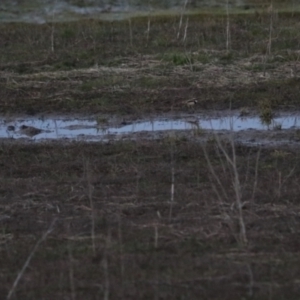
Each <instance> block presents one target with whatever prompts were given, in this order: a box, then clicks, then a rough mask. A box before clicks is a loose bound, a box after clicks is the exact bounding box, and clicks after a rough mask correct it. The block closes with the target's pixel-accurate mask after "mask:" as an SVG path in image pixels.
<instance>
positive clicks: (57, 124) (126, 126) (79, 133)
mask: <svg viewBox="0 0 300 300" xmlns="http://www.w3.org/2000/svg"><path fill="white" fill-rule="evenodd" d="M110 123H111V121H110V120H107V124H101V123H99V122H97V119H96V118H95V119H83V118H77V119H76V118H75V119H74V118H73V119H71V118H70V117H69V118H68V117H65V118H64V117H56V118H50V117H49V118H22V119H21V118H19V119H18V118H15V119H12V118H10V120H5V118H3V119H2V120H1V119H0V138H14V139H19V138H26V137H27V138H28V137H29V138H31V139H34V140H42V139H83V140H105V139H108V138H110V137H111V136H114V135H115V136H122V135H124V136H126V135H128V134H134V133H139V132H148V133H151V132H161V131H170V130H191V129H200V130H215V131H224V130H232V131H234V132H238V131H243V130H249V129H253V130H261V131H262V130H273V129H291V128H300V116H288V115H286V116H280V117H277V118H274V119H273V121H272V123H271V124H270V125H269V126H267V125H265V124H262V122H261V120H260V118H259V117H247V118H241V117H239V116H226V117H211V118H209V117H207V116H206V117H205V116H198V115H189V116H182V117H180V118H179V117H178V118H176V119H175V118H174V119H172V118H156V119H153V120H150V119H148V120H146V121H145V120H140V121H135V122H131V123H128V122H127V123H126V122H121V121H120V122H119V123H118V122H114V125H111V124H110Z"/></svg>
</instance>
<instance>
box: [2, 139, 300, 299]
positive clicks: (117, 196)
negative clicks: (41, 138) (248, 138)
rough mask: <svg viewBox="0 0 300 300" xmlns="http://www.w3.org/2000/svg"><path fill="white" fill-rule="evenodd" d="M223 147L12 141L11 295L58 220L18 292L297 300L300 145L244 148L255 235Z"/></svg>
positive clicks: (5, 177) (5, 184) (5, 282)
mask: <svg viewBox="0 0 300 300" xmlns="http://www.w3.org/2000/svg"><path fill="white" fill-rule="evenodd" d="M220 145H222V146H220ZM220 145H219V146H218V143H217V141H213V140H212V141H210V142H209V143H206V144H205V145H203V146H204V147H205V149H206V153H207V155H208V157H207V158H205V152H204V148H203V146H201V145H200V144H199V143H194V142H191V141H186V140H184V139H172V138H167V139H161V140H158V141H155V140H153V141H146V140H141V141H131V142H129V141H127V142H116V143H113V144H110V143H107V144H99V143H95V144H81V143H74V142H73V143H70V144H65V145H61V144H51V145H49V144H48V145H42V144H39V145H36V144H35V145H31V146H30V145H18V144H4V145H2V146H1V152H0V162H1V168H0V178H1V191H0V201H1V206H0V226H1V228H2V233H1V245H0V251H1V256H0V264H1V271H0V276H1V278H2V280H1V281H0V290H1V291H2V295H7V294H8V292H9V290H10V289H11V288H12V284H13V281H14V280H15V278H16V276H17V274H18V272H19V271H20V270H21V268H22V266H23V265H24V263H25V261H26V259H27V258H28V256H29V255H30V253H31V252H32V250H33V247H34V245H35V244H36V243H37V241H38V240H39V239H40V238H41V236H42V235H43V233H45V232H46V230H47V229H48V227H49V226H50V224H51V222H52V221H53V220H54V219H56V223H55V225H54V228H53V231H52V232H51V233H50V234H49V236H48V237H47V239H46V241H44V242H43V243H42V244H40V245H39V247H38V249H37V251H36V253H35V255H34V257H33V258H32V260H31V262H30V264H29V267H28V268H27V269H26V271H25V272H24V274H23V275H22V278H21V280H20V282H19V284H18V286H17V288H16V289H15V291H14V293H15V298H16V299H17V298H22V299H40V298H43V299H54V298H56V299H57V298H60V299H61V298H68V297H71V296H70V295H71V294H73V295H75V296H76V298H83V297H84V298H85V299H97V298H98V297H100V298H102V297H104V295H105V294H106V293H109V295H110V297H111V298H112V299H122V298H123V299H124V298H131V299H132V298H135V299H148V298H153V297H154V298H155V297H158V298H163V299H171V298H176V297H179V295H180V297H186V298H189V299H199V298H201V299H236V298H237V297H238V298H239V299H242V298H245V299H248V298H249V297H250V298H253V299H266V298H268V297H271V298H272V299H284V298H285V297H287V296H288V297H289V299H297V298H298V297H299V296H300V291H299V289H298V288H297V286H298V283H297V282H298V277H299V267H298V266H299V263H300V261H299V259H300V256H299V238H298V236H299V230H300V221H299V213H300V206H299V192H300V191H299V184H298V183H299V172H300V169H299V166H300V164H299V151H294V150H293V149H292V148H288V147H283V148H275V149H274V148H273V149H260V148H253V147H250V148H248V147H247V146H243V145H238V144H236V145H235V153H236V158H235V159H236V163H235V167H236V170H237V172H238V174H239V188H240V191H241V194H240V195H241V203H242V219H243V221H244V224H245V230H246V233H245V238H246V240H247V242H246V241H245V239H244V238H243V237H242V236H241V227H240V221H239V220H240V218H241V215H240V214H239V210H238V209H237V202H236V199H237V198H236V193H235V189H234V182H235V179H234V177H232V176H234V175H233V174H234V173H233V169H232V167H231V164H230V163H229V162H228V161H227V160H226V157H225V156H224V154H223V153H222V151H223V150H224V151H226V153H228V155H229V156H230V157H231V158H232V154H231V153H232V149H231V146H230V143H229V144H228V143H227V142H226V141H223V142H221V144H220ZM209 166H210V167H209ZM172 170H173V171H172ZM172 172H174V173H173V174H174V177H173V178H174V179H173V180H174V181H173V182H174V194H173V197H172V195H171V193H170V191H171V185H172ZM215 176H217V178H218V181H216V177H215ZM172 199H173V201H174V202H172V201H171V200H172ZM215 286H218V288H215ZM96 295H98V296H96ZM250 298H249V299H250Z"/></svg>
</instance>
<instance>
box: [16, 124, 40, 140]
mask: <svg viewBox="0 0 300 300" xmlns="http://www.w3.org/2000/svg"><path fill="white" fill-rule="evenodd" d="M42 131H43V130H41V129H39V128H35V127H32V126H26V125H22V126H20V133H22V134H25V135H28V136H30V137H33V136H35V135H37V134H40V133H41V132H42Z"/></svg>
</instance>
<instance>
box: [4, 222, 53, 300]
mask: <svg viewBox="0 0 300 300" xmlns="http://www.w3.org/2000/svg"><path fill="white" fill-rule="evenodd" d="M56 220H57V218H55V219H54V220H53V221H52V223H51V224H50V226H49V228H48V230H47V231H46V232H45V233H44V234H43V236H42V237H41V238H40V239H39V240H38V242H37V243H36V244H35V246H34V247H33V249H32V251H31V253H30V254H29V256H28V257H27V260H26V261H25V264H24V265H23V268H22V269H21V271H20V272H19V274H18V276H17V278H16V279H15V281H14V283H13V285H12V287H11V289H10V291H9V293H8V295H7V297H6V299H7V300H9V299H11V297H12V295H13V294H14V292H15V290H16V288H17V286H18V284H19V281H20V280H21V278H22V277H23V274H24V272H25V271H26V269H27V267H28V266H29V264H30V261H31V259H32V258H33V256H34V254H35V252H36V250H37V249H38V247H39V246H40V244H41V243H42V242H43V241H44V240H45V239H46V238H47V236H48V235H49V234H50V233H51V232H52V230H53V227H54V225H55V223H56Z"/></svg>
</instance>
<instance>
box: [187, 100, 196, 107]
mask: <svg viewBox="0 0 300 300" xmlns="http://www.w3.org/2000/svg"><path fill="white" fill-rule="evenodd" d="M197 103H198V101H197V100H196V99H189V100H187V101H185V102H184V104H185V105H186V106H187V107H189V108H191V107H194V106H195V105H196V104H197Z"/></svg>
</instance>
